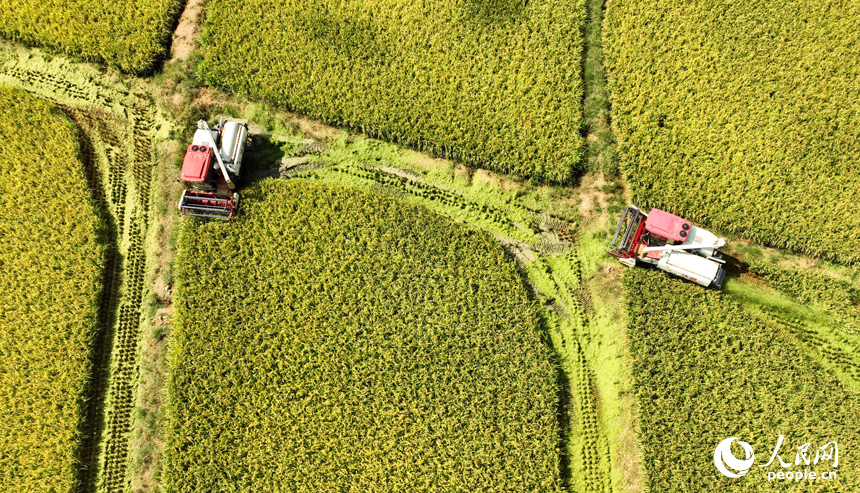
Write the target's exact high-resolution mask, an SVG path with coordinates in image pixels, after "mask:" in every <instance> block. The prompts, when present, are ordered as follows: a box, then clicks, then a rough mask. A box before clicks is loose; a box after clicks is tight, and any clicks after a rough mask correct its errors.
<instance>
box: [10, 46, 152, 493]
mask: <svg viewBox="0 0 860 493" xmlns="http://www.w3.org/2000/svg"><path fill="white" fill-rule="evenodd" d="M0 83H4V84H7V85H10V86H13V87H20V88H22V89H24V90H27V91H29V92H32V93H34V94H36V95H39V96H41V97H44V98H46V99H48V100H50V101H52V102H54V103H55V104H56V105H57V106H58V107H60V108H61V109H62V110H63V111H64V112H65V113H66V114H67V115H68V116H69V117H70V118H71V119H72V120H73V121H74V122H75V124H76V125H77V127H78V129H79V132H80V134H81V151H82V155H83V160H84V162H85V164H86V168H87V169H86V174H87V179H88V185H89V187H90V191H91V193H92V196H93V198H94V201H95V202H96V207H97V210H98V211H99V212H100V214H101V216H102V219H103V220H104V222H105V224H106V228H105V235H106V237H107V239H108V243H109V246H108V248H107V254H106V262H105V266H104V274H103V279H104V284H103V288H102V289H103V291H102V298H101V306H100V313H99V324H100V327H99V332H98V334H97V336H96V341H95V347H94V348H93V356H92V360H91V362H92V374H91V380H90V387H89V390H88V394H87V396H86V397H87V400H86V405H85V415H84V418H83V419H84V422H83V423H82V424H81V428H82V430H83V434H82V435H83V436H82V443H81V444H80V452H79V459H80V463H81V464H80V469H79V481H78V488H77V490H78V491H80V492H86V493H90V492H99V493H102V492H115V491H116V492H124V491H126V489H127V488H128V486H129V475H128V464H129V435H130V430H131V420H132V415H131V413H132V409H133V398H134V389H135V388H136V383H137V367H138V342H139V338H140V321H141V305H142V302H143V296H144V294H145V291H144V276H145V271H146V262H147V259H146V250H145V246H144V245H145V237H146V235H147V233H148V229H149V225H150V215H151V211H150V183H151V179H152V176H151V171H152V168H151V163H150V156H151V148H152V139H151V129H152V123H153V115H152V109H151V104H150V102H149V101H148V98H147V97H145V96H142V95H140V94H132V93H131V92H129V91H128V90H126V89H123V88H122V87H120V86H116V87H114V86H110V85H108V84H106V83H103V82H102V79H101V74H98V73H97V72H94V71H87V70H85V69H83V68H81V67H80V66H76V65H73V64H71V63H69V62H67V61H65V60H63V59H60V58H55V59H52V60H51V61H47V60H45V59H43V58H40V57H37V56H32V55H31V54H30V53H28V52H24V51H17V52H0Z"/></svg>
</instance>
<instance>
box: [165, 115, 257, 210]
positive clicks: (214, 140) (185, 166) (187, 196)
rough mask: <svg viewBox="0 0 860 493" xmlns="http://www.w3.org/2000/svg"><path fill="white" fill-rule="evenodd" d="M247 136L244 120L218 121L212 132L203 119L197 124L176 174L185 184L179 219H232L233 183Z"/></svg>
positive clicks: (235, 203)
mask: <svg viewBox="0 0 860 493" xmlns="http://www.w3.org/2000/svg"><path fill="white" fill-rule="evenodd" d="M249 137H250V136H249V133H248V122H247V121H245V120H236V119H232V118H221V119H220V120H219V122H218V125H215V126H214V127H213V128H212V129H210V128H209V125H208V124H207V123H206V122H205V121H204V120H200V121H198V122H197V130H196V131H195V132H194V138H193V139H192V141H191V144H190V145H189V146H188V149H187V150H186V151H185V159H184V160H183V161H182V171H181V172H180V175H179V179H180V180H181V181H183V182H184V183H185V190H184V191H183V192H182V197H180V199H179V210H180V213H181V214H182V215H183V216H198V217H207V218H218V219H232V218H233V216H235V215H236V211H237V210H238V207H239V194H238V192H236V191H235V190H236V181H237V180H238V179H239V175H240V173H241V170H242V158H243V157H244V154H245V147H246V145H247V142H249Z"/></svg>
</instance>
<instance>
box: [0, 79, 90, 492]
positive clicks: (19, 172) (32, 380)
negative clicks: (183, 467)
mask: <svg viewBox="0 0 860 493" xmlns="http://www.w3.org/2000/svg"><path fill="white" fill-rule="evenodd" d="M0 142H3V153H4V159H3V160H2V162H0V197H2V201H0V239H2V244H3V247H2V248H0V266H2V269H0V313H1V314H2V316H0V423H3V432H2V433H0V485H2V486H0V489H2V490H3V491H22V492H23V491H57V492H60V491H66V492H71V491H73V490H74V488H75V483H76V479H77V478H76V473H77V455H76V453H77V447H78V445H79V439H80V432H79V426H80V425H81V420H82V416H81V413H82V409H83V402H82V401H83V397H84V392H85V387H86V382H87V379H88V376H89V366H90V365H89V354H90V343H91V341H92V339H93V336H94V333H95V330H96V323H97V320H96V319H97V309H98V301H99V293H100V283H101V273H102V267H101V263H102V251H103V249H102V247H101V246H100V244H99V242H98V241H97V239H98V238H99V231H100V227H101V226H100V224H99V221H98V220H97V216H96V213H95V210H94V207H93V203H92V201H91V197H90V194H89V191H88V189H87V181H86V177H85V174H84V168H83V165H82V163H81V160H80V153H79V147H78V142H77V134H76V130H75V127H74V125H73V124H72V123H71V122H70V121H69V120H68V119H67V118H66V117H65V116H64V115H63V114H62V113H60V112H59V110H57V109H56V108H55V107H53V106H51V105H50V104H48V103H47V102H45V101H43V100H40V99H36V98H35V97H33V96H31V95H29V94H28V93H25V92H23V91H20V90H17V89H15V90H13V89H8V88H4V87H0Z"/></svg>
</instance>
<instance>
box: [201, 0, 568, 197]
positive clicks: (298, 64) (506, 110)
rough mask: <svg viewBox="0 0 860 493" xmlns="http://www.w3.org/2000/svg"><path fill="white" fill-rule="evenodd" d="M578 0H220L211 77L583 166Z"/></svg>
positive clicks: (507, 156) (351, 116)
mask: <svg viewBox="0 0 860 493" xmlns="http://www.w3.org/2000/svg"><path fill="white" fill-rule="evenodd" d="M584 16H585V10H584V1H583V0H576V1H574V2H573V3H570V2H564V1H561V0H533V1H530V2H527V1H523V0H455V1H442V0H432V1H424V2H417V1H409V2H403V1H393V0H351V1H348V2H330V1H327V0H301V1H299V0H249V1H245V2H233V1H226V0H214V1H211V2H209V3H208V4H207V14H206V25H205V30H204V33H203V36H202V45H203V62H202V65H201V71H202V73H203V74H204V76H205V79H206V81H207V82H208V83H210V84H212V85H215V86H219V87H223V88H226V89H228V90H231V91H234V92H239V93H250V94H251V95H253V96H255V97H258V98H263V99H266V100H268V101H271V102H275V103H277V104H280V105H284V106H287V107H289V108H291V109H294V110H297V111H299V112H301V113H304V114H306V115H310V116H312V117H314V118H319V119H322V120H325V121H328V122H331V123H334V124H337V125H344V126H349V127H353V128H358V129H360V130H361V131H363V132H366V133H368V134H370V135H372V136H375V137H379V138H382V139H385V140H390V141H396V142H400V143H403V144H406V145H409V146H412V147H415V148H418V149H421V150H426V151H432V152H434V153H436V154H438V155H442V156H445V157H448V158H452V159H458V160H463V161H466V162H468V163H471V164H473V165H476V166H479V167H484V168H488V169H492V170H495V171H500V172H503V173H515V174H519V175H523V176H530V177H534V178H537V179H541V180H548V181H553V182H565V181H569V180H570V179H571V178H572V175H573V172H574V171H575V170H578V169H581V168H582V165H583V163H582V155H583V150H582V144H583V139H582V137H581V136H580V129H581V126H582V114H581V113H582V112H581V106H582V105H581V102H582V94H583V92H582V70H581V65H582V57H581V54H582V47H583V36H582V29H583V25H584Z"/></svg>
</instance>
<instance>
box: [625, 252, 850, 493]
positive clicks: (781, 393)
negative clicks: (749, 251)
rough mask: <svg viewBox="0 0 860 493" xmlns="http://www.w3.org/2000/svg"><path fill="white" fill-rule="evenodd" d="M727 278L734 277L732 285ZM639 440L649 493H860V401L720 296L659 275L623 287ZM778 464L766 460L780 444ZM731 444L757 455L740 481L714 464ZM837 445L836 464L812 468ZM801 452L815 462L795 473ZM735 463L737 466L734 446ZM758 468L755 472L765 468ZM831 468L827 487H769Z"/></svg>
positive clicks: (641, 275)
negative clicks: (772, 477) (818, 452)
mask: <svg viewBox="0 0 860 493" xmlns="http://www.w3.org/2000/svg"><path fill="white" fill-rule="evenodd" d="M729 281H731V280H729ZM623 283H624V286H625V288H624V289H625V297H626V299H627V304H628V310H629V317H630V319H629V324H628V335H629V340H630V350H631V355H632V358H633V359H632V369H633V375H634V380H635V381H634V387H635V391H636V395H637V399H638V405H639V408H640V413H639V416H640V422H639V426H640V429H641V432H640V440H641V443H642V455H643V461H644V466H645V469H646V471H647V476H648V483H649V485H648V486H649V487H650V490H651V491H732V492H733V491H737V492H748V491H773V490H774V486H776V487H777V488H776V489H778V490H779V491H817V490H813V489H812V488H813V487H821V488H824V489H823V490H822V491H838V492H845V493H849V492H854V491H858V490H860V474H858V473H857V470H856V468H853V466H852V464H855V463H856V461H857V458H858V457H860V424H858V421H857V419H856V416H858V415H860V397H858V395H857V393H856V392H855V391H854V390H851V389H850V388H848V387H847V386H845V385H844V384H842V383H841V382H840V380H838V379H837V378H836V377H835V376H834V374H833V373H831V372H829V371H828V370H827V369H826V368H825V367H824V366H823V365H822V364H821V362H820V360H819V359H818V358H816V357H813V355H811V354H810V353H808V352H807V351H806V350H805V349H804V344H803V341H802V340H799V339H798V338H797V337H798V335H797V334H795V333H793V332H792V331H789V330H781V329H780V328H779V324H774V323H772V322H773V320H770V318H769V317H770V315H768V314H753V313H752V312H750V311H749V310H747V309H745V308H744V307H743V306H741V305H739V304H738V303H736V302H735V301H733V300H732V299H731V298H730V297H729V296H727V295H726V294H724V293H719V292H716V291H710V290H704V289H701V288H700V287H698V286H696V285H694V284H692V283H686V282H682V281H679V280H677V279H674V278H670V277H668V276H666V275H665V274H663V273H661V272H659V271H656V270H645V269H634V270H631V271H628V272H627V273H626V274H625V276H624V278H623ZM780 434H781V435H783V436H784V443H783V445H782V447H781V448H780V450H779V454H778V455H779V457H780V458H781V459H782V460H783V461H784V462H786V463H789V464H790V467H782V466H781V465H780V464H779V463H778V462H776V461H775V460H774V463H772V464H770V465H769V466H768V465H767V464H768V459H769V458H770V457H771V454H772V453H773V451H774V448H775V446H776V443H777V440H778V438H779V435H780ZM728 437H738V438H739V439H740V440H742V441H744V442H747V443H749V444H750V445H751V446H752V447H753V449H754V456H755V465H753V466H752V467H751V469H750V471H749V472H748V473H747V475H746V476H744V477H741V478H734V479H729V478H727V477H725V476H723V475H722V474H720V473H719V472H718V471H717V469H716V467H715V465H714V450H715V449H716V447H717V444H718V443H720V442H721V441H722V440H724V439H726V438H728ZM831 441H835V442H837V444H838V448H839V465H838V467H836V468H834V467H833V460H832V458H831V460H829V461H821V462H819V463H818V464H812V463H811V462H812V460H814V459H815V449H818V448H819V447H821V446H823V445H825V444H827V443H829V442H831ZM806 443H810V444H811V445H810V446H808V450H809V451H810V452H809V455H808V456H807V458H808V459H809V461H810V463H809V464H807V463H805V462H804V461H803V460H802V458H801V462H800V463H799V464H796V463H795V462H796V460H797V458H798V455H797V454H798V453H799V452H800V450H799V449H798V447H803V445H804V444H806ZM735 455H736V456H737V457H739V458H744V455H743V451H742V450H740V448H739V447H738V451H737V452H735ZM760 466H762V467H760ZM804 468H806V469H809V470H810V471H812V470H815V471H818V472H821V471H831V470H835V471H837V474H838V480H833V481H829V482H826V481H810V480H804V481H799V482H797V481H788V482H787V481H778V482H777V483H771V482H769V481H768V480H767V472H769V471H770V472H774V473H776V472H780V471H781V472H788V471H791V472H792V473H793V472H795V471H798V470H799V471H800V472H803V470H804Z"/></svg>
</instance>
